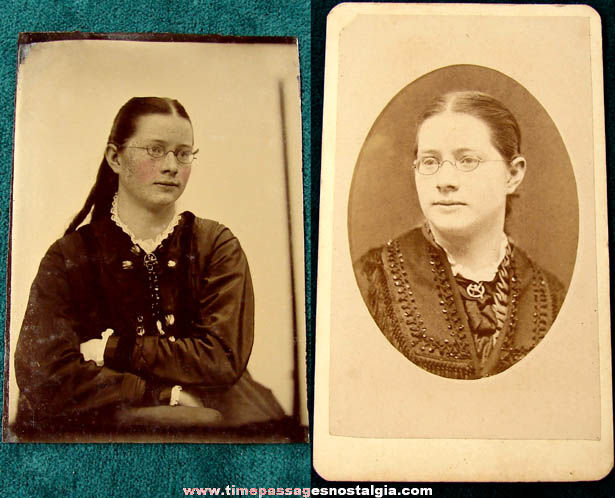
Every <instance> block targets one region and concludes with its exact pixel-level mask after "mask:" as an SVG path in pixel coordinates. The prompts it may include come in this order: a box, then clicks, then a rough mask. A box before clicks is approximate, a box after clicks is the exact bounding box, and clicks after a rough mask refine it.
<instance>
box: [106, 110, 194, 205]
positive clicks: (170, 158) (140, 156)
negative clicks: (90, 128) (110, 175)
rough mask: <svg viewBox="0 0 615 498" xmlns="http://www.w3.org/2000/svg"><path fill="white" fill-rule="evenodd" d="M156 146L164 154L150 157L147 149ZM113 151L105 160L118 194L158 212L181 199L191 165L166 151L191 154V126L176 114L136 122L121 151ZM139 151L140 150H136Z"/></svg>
mask: <svg viewBox="0 0 615 498" xmlns="http://www.w3.org/2000/svg"><path fill="white" fill-rule="evenodd" d="M151 145H159V146H161V147H162V148H163V149H164V150H165V151H167V154H166V155H165V156H163V157H161V158H155V157H151V156H150V155H149V154H148V152H147V150H145V148H146V147H148V146H151ZM110 147H111V148H112V152H115V153H114V154H112V157H111V158H110V157H109V149H108V150H107V154H108V155H107V160H108V162H109V165H110V166H111V167H112V169H113V170H114V171H115V172H116V173H117V174H118V176H119V193H120V195H122V196H124V197H125V198H127V200H129V201H131V202H133V203H135V204H136V205H138V206H140V207H144V208H146V209H154V210H155V209H158V208H161V207H164V206H168V205H169V204H172V203H174V202H175V201H176V200H177V199H178V198H179V196H181V195H182V193H183V192H184V189H185V188H186V184H187V183H188V179H189V178H190V170H191V165H190V164H182V163H179V162H178V161H177V158H176V156H175V155H174V154H173V153H169V151H179V150H182V149H189V150H190V151H192V150H193V149H192V147H193V136H192V125H191V124H190V122H189V121H188V120H187V119H185V118H182V117H180V116H177V115H175V114H147V115H145V116H141V117H140V118H139V119H138V120H137V126H136V130H135V133H134V134H133V135H132V137H130V139H128V141H127V142H126V143H124V144H123V147H120V148H113V146H110ZM139 147H143V149H142V148H139Z"/></svg>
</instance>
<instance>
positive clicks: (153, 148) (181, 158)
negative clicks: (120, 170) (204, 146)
mask: <svg viewBox="0 0 615 498" xmlns="http://www.w3.org/2000/svg"><path fill="white" fill-rule="evenodd" d="M119 147H121V148H123V149H142V150H145V151H147V153H148V154H149V155H150V157H153V158H154V159H161V158H163V157H166V155H167V154H168V153H169V152H171V153H172V154H173V155H174V156H175V159H177V162H178V163H180V164H192V161H194V159H195V158H196V154H197V153H198V152H199V150H198V149H197V150H195V151H193V150H190V149H176V150H172V149H171V150H166V149H165V148H164V147H163V146H162V145H158V144H151V145H147V146H145V147H142V146H136V145H120V146H119Z"/></svg>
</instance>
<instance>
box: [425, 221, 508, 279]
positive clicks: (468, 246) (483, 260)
mask: <svg viewBox="0 0 615 498" xmlns="http://www.w3.org/2000/svg"><path fill="white" fill-rule="evenodd" d="M430 228H431V231H432V233H433V235H434V238H435V240H436V242H437V243H438V244H439V245H440V246H441V247H442V248H444V250H445V251H446V252H447V253H448V255H449V257H450V258H452V259H454V261H455V263H458V264H460V265H462V266H463V267H465V268H468V269H469V270H471V271H473V272H478V271H479V270H481V269H483V268H484V267H485V266H490V265H494V264H495V265H496V266H497V264H499V261H497V260H498V258H499V257H500V252H501V248H502V237H505V235H504V227H503V226H501V225H499V226H493V227H491V229H488V230H485V229H484V228H483V229H482V230H480V231H479V232H477V233H475V234H472V236H467V235H459V236H457V235H455V234H446V233H442V232H439V231H438V230H437V229H436V228H435V227H434V226H433V225H431V224H430Z"/></svg>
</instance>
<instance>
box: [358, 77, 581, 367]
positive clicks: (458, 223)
mask: <svg viewBox="0 0 615 498" xmlns="http://www.w3.org/2000/svg"><path fill="white" fill-rule="evenodd" d="M426 80H427V81H426ZM460 80H462V81H463V80H465V82H464V83H460ZM481 80H482V84H481V86H482V87H483V88H485V87H487V88H488V87H491V88H492V89H493V90H496V91H498V92H499V93H500V94H501V95H503V96H505V98H507V99H508V100H511V99H513V100H514V99H515V98H517V99H518V100H521V101H522V102H527V101H531V98H529V97H528V96H527V91H525V90H523V89H520V88H519V87H518V85H516V84H514V83H513V82H511V81H510V80H509V78H507V77H506V76H505V75H502V74H500V73H498V72H496V71H492V70H489V69H487V68H481V67H475V66H451V67H448V68H444V69H441V70H437V71H435V72H434V73H432V74H430V75H428V76H425V77H423V78H422V79H419V80H418V83H419V84H418V85H414V84H411V85H409V86H408V87H406V89H404V90H402V92H400V94H398V95H397V96H396V97H395V99H394V100H393V101H392V102H391V104H390V105H389V106H387V109H386V111H383V113H382V114H381V116H380V117H379V119H378V120H377V124H375V125H374V128H373V129H372V131H371V132H370V135H369V136H368V138H367V139H366V143H365V145H364V149H373V148H374V147H375V148H378V145H372V144H371V143H370V142H371V141H375V142H377V141H378V139H379V138H381V137H382V135H383V134H386V133H387V132H388V131H390V130H391V129H392V128H393V126H394V125H393V119H394V117H397V118H399V117H400V116H403V118H402V119H400V120H399V121H397V126H398V127H400V128H401V131H396V132H395V133H394V136H393V137H392V138H390V139H389V140H388V142H389V144H390V145H393V146H394V147H397V148H400V149H401V150H398V151H395V152H389V154H390V155H392V156H394V157H396V158H397V159H398V160H399V161H400V162H401V163H402V166H401V168H400V167H399V165H396V168H395V169H394V168H389V167H388V166H389V165H388V164H387V161H384V162H382V161H379V162H378V164H375V162H374V161H373V158H374V157H376V156H375V154H374V150H369V151H366V152H365V153H364V154H361V156H360V158H359V161H358V163H357V171H356V173H355V182H356V183H364V184H365V177H366V176H370V174H371V175H374V174H375V173H370V172H369V171H365V170H366V169H370V168H371V169H372V170H375V169H376V168H377V170H378V173H377V174H379V175H382V176H383V177H385V178H388V179H389V180H391V179H392V178H391V175H398V173H399V172H403V176H402V175H399V181H400V182H404V181H405V183H408V184H410V183H412V184H413V185H414V189H415V193H414V195H413V196H411V197H413V199H409V198H407V199H403V198H402V199H400V203H402V207H401V208H400V209H402V210H403V209H405V206H411V205H412V204H413V203H414V204H415V205H416V204H417V203H418V205H419V207H420V213H421V214H422V215H423V219H422V221H420V222H418V224H417V221H416V220H415V221H414V228H413V229H412V230H409V231H405V233H402V234H400V235H398V236H396V237H394V238H391V239H389V240H388V241H387V242H386V244H383V246H381V247H377V248H374V249H371V250H370V251H368V252H367V253H365V254H364V255H362V256H361V257H360V258H359V259H357V260H356V261H355V265H354V267H355V273H356V276H357V281H358V284H359V287H360V289H361V292H362V295H363V297H364V299H365V301H366V304H367V306H368V308H369V310H370V313H371V314H372V316H373V317H374V319H375V321H376V323H377V324H378V326H379V327H380V329H381V330H382V332H383V334H384V335H385V336H386V337H387V339H388V340H389V341H390V342H391V344H393V345H394V346H395V347H396V348H397V349H398V350H399V351H400V352H401V353H402V354H404V356H406V357H407V358H408V359H410V360H411V361H412V362H413V363H415V364H416V365H418V366H420V367H421V368H424V369H425V370H427V371H429V372H431V373H434V374H436V375H441V376H443V377H449V378H455V379H477V378H481V377H487V376H491V375H495V374H497V373H500V372H502V371H504V370H506V369H507V368H509V367H510V366H511V365H513V364H515V363H516V362H518V361H519V360H521V359H522V358H523V357H525V355H526V354H527V353H529V352H530V351H531V350H532V349H533V348H534V347H535V346H536V345H537V344H538V343H539V342H540V341H541V340H542V338H543V337H544V336H545V334H546V333H547V332H548V330H549V329H550V327H551V325H552V323H553V321H554V320H555V318H556V316H557V313H558V311H559V309H560V307H561V305H562V302H563V299H564V297H565V287H564V285H563V284H562V283H561V281H560V280H559V279H558V278H557V277H556V276H555V275H553V274H552V273H551V272H549V271H547V270H546V269H544V268H542V267H541V266H540V265H538V264H537V263H536V262H535V261H534V260H533V259H532V257H531V256H528V254H527V253H526V252H525V251H524V249H523V248H522V247H520V246H519V245H518V244H517V243H516V242H514V241H515V240H516V237H515V236H514V234H511V233H510V227H511V225H512V226H514V222H513V221H512V220H511V218H512V217H515V216H518V213H517V210H518V207H519V204H521V203H524V202H526V203H528V204H530V205H531V206H532V209H533V210H534V216H533V217H534V218H536V215H538V213H540V216H541V217H543V216H545V212H546V211H549V210H553V209H554V208H555V214H554V216H561V215H562V214H563V213H561V212H560V213H558V212H557V206H549V205H548V203H546V202H544V201H545V197H544V196H541V197H540V198H538V199H537V198H529V199H528V198H527V197H528V195H532V190H531V189H528V190H526V192H525V193H522V194H519V191H520V190H521V185H522V184H523V183H524V181H532V179H533V178H536V179H538V180H541V181H542V182H543V183H545V184H546V182H545V179H546V178H547V177H548V176H549V174H551V173H552V172H555V174H558V175H560V176H564V177H567V178H569V179H570V180H571V181H569V182H568V183H569V184H571V185H568V186H567V187H568V188H567V190H568V191H570V190H574V179H573V178H572V173H571V167H570V163H569V159H568V158H567V155H566V152H565V149H563V147H562V149H563V150H562V151H559V152H558V154H557V157H540V155H539V154H536V153H535V152H534V151H535V149H536V141H537V138H536V137H530V139H529V143H530V145H529V147H528V151H529V153H530V154H529V156H528V157H529V159H526V157H525V156H524V150H523V148H522V143H523V142H524V138H525V137H524V134H523V132H522V129H521V127H520V125H519V122H518V120H517V119H516V117H515V116H514V115H513V113H512V112H511V111H510V110H509V109H508V107H507V106H506V105H505V104H504V103H503V102H501V101H500V100H498V99H496V98H495V97H493V96H492V95H489V94H487V93H485V92H482V91H477V90H472V89H471V88H472V87H471V85H472V84H473V83H474V84H476V83H480V82H481ZM444 81H446V82H447V83H446V84H444V85H443V84H442V82H444ZM415 86H418V87H420V88H418V89H417V88H414V87H415ZM443 86H444V88H445V89H447V87H448V89H447V91H446V93H444V94H442V95H440V96H436V97H431V102H429V98H430V97H428V96H426V95H425V94H424V90H425V89H426V88H431V89H432V93H433V91H434V90H435V91H437V90H439V89H440V88H442V87H443ZM511 86H516V92H512V93H507V91H506V90H507V89H508V88H509V87H511ZM451 88H452V89H451ZM464 88H465V89H464ZM409 94H414V95H409ZM519 96H523V97H525V99H519V98H518V97H519ZM421 99H423V100H427V102H422V101H421ZM412 105H414V106H415V107H418V108H419V109H420V110H418V112H417V109H413V108H411V107H409V106H412ZM522 106H523V103H520V102H517V105H516V107H517V108H520V107H522ZM532 107H535V108H538V107H540V106H539V104H537V103H534V105H533V106H532ZM524 111H525V112H524V117H526V116H529V115H531V114H533V115H534V116H536V113H535V112H532V111H530V110H529V109H524ZM542 114H543V115H544V114H545V113H544V110H542ZM538 119H539V120H540V117H539V118H538ZM411 120H414V123H412V122H411ZM541 121H542V123H544V126H545V127H546V126H549V125H550V127H551V129H552V131H551V133H552V134H553V135H557V131H556V130H555V127H554V125H553V124H552V122H551V121H550V120H549V119H548V118H546V119H545V118H544V117H543V118H542V120H541ZM405 135H410V136H409V137H408V136H405ZM558 139H559V140H558V141H559V142H560V143H561V138H559V137H558ZM562 159H563V160H562ZM530 169H532V170H534V169H538V170H540V171H538V172H534V171H533V172H532V173H533V174H530V175H527V180H525V179H526V172H527V171H528V170H530ZM564 169H566V170H567V171H564V172H562V171H561V170H564ZM410 176H413V180H414V181H413V182H410ZM358 177H362V178H358ZM356 183H355V186H356ZM398 183H399V182H398V181H392V182H390V184H391V185H396V184H398ZM366 185H367V184H365V185H361V186H357V189H356V190H361V193H358V192H356V190H351V194H350V205H349V220H350V221H349V230H350V231H353V230H355V231H357V230H362V231H363V233H361V234H360V235H358V234H353V235H351V240H353V236H354V239H357V238H358V237H360V238H361V239H363V240H365V241H367V240H368V235H367V234H366V233H365V232H366V227H364V226H362V227H361V228H360V229H359V228H357V227H356V222H355V220H356V219H357V218H358V217H361V216H364V215H365V214H366V213H364V212H363V211H362V210H361V204H362V203H364V202H365V201H364V199H361V198H358V197H361V195H363V194H365V195H369V196H372V197H373V196H375V195H380V196H385V197H390V196H389V192H387V191H386V189H385V185H379V184H378V183H376V184H373V183H370V185H375V187H374V188H375V190H377V193H368V192H365V187H366ZM560 195H561V192H560ZM570 197H571V199H570V200H569V202H570V206H568V209H569V210H570V208H572V209H573V210H574V206H575V205H576V192H574V191H573V192H572V195H571V196H570ZM408 209H409V208H408ZM417 214H418V213H417ZM524 214H525V213H521V215H524ZM572 214H573V215H572V216H571V217H570V218H568V219H567V220H562V221H561V222H560V223H562V222H563V224H568V230H567V231H566V232H565V233H566V235H567V238H568V240H566V241H565V244H564V246H566V247H570V248H571V249H574V247H575V245H576V239H577V233H576V224H575V223H574V220H575V219H577V217H578V215H577V213H572ZM372 216H376V217H385V216H387V213H386V212H384V211H383V212H379V213H378V214H376V215H372ZM543 219H544V218H543ZM353 222H355V223H354V224H353ZM527 223H530V224H531V223H534V224H535V221H534V222H532V221H528V220H526V224H527ZM411 226H412V225H411ZM505 227H507V229H506V228H505ZM397 229H398V230H403V227H402V226H401V224H399V226H398V228H397ZM374 235H375V236H376V237H378V236H379V235H380V233H378V231H377V230H376V231H375V233H374ZM540 235H541V234H538V237H540ZM555 247H557V248H560V246H559V245H554V246H553V248H555ZM351 250H352V248H351ZM571 252H572V251H571ZM543 254H544V252H543ZM567 263H568V261H566V260H563V261H561V262H560V264H559V266H556V267H555V269H557V270H560V273H561V274H562V275H564V276H567V277H568V275H569V274H570V273H571V270H572V267H567V266H566V265H567Z"/></svg>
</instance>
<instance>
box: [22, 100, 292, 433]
mask: <svg viewBox="0 0 615 498" xmlns="http://www.w3.org/2000/svg"><path fill="white" fill-rule="evenodd" d="M196 153H197V151H196V150H194V144H193V132H192V124H191V122H190V118H189V117H188V114H187V113H186V110H185V109H184V107H183V106H182V105H181V104H180V103H179V102H178V101H177V100H171V99H167V98H158V97H145V98H133V99H131V100H129V101H128V102H127V103H126V104H125V105H124V106H123V107H122V108H121V109H120V111H119V112H118V114H117V116H116V118H115V121H114V123H113V126H112V129H111V134H110V136H109V140H108V144H107V147H106V150H105V154H104V158H103V160H102V163H101V165H100V168H99V170H98V176H97V178H96V183H95V184H94V187H93V188H92V190H91V192H90V194H89V196H88V198H87V200H86V202H85V205H84V206H83V209H81V211H80V212H79V213H78V214H77V216H76V217H75V219H74V220H73V221H72V223H71V224H70V226H69V227H68V229H67V230H66V233H65V235H64V237H62V238H61V239H59V240H58V241H57V242H55V243H54V244H53V245H52V246H51V248H50V249H49V250H48V252H47V254H46V255H45V257H44V258H43V260H42V262H41V265H40V268H39V271H38V274H37V276H36V279H35V281H34V283H33V285H32V289H31V293H30V300H29V304H28V307H27V312H26V316H25V319H24V322H23V326H22V329H21V332H20V335H19V340H18V344H17V350H16V354H15V367H16V377H17V382H18V385H19V387H20V392H21V396H20V403H19V413H18V424H21V427H22V428H24V429H25V430H28V429H30V430H44V431H54V430H64V429H68V430H80V428H82V427H89V428H92V427H95V428H100V427H106V428H107V429H109V428H112V427H114V426H116V427H120V426H121V425H122V424H123V423H128V424H129V423H130V422H131V421H134V420H135V418H134V417H133V418H132V419H131V418H130V415H129V414H133V415H134V414H135V413H136V414H138V416H137V417H136V419H138V421H139V423H142V424H144V425H148V423H151V424H153V425H154V426H155V425H156V424H157V423H158V422H164V423H166V424H169V425H170V426H174V425H175V423H177V425H180V426H181V425H182V424H183V425H186V426H188V427H190V426H201V425H205V426H238V425H245V424H249V423H255V422H268V421H271V420H276V419H281V418H283V417H284V413H283V411H282V409H281V408H280V406H279V405H278V403H277V401H276V400H275V398H274V397H273V395H272V393H271V392H270V391H269V390H268V389H266V388H264V387H263V386H261V385H259V384H257V383H256V382H255V381H253V380H252V379H251V377H250V375H249V374H248V372H247V370H246V365H247V363H248V359H249V357H250V353H251V349H252V342H253V326H254V298H253V293H252V283H251V280H250V272H249V269H248V262H247V260H246V256H245V254H244V253H243V251H242V249H241V246H240V244H239V242H238V240H237V239H236V238H235V237H234V236H233V234H232V233H231V232H230V230H229V229H228V228H226V227H224V226H222V225H221V224H219V223H217V222H215V221H211V220H206V219H201V218H197V217H195V216H194V215H193V214H192V213H190V212H183V213H177V212H176V209H175V201H176V200H177V199H178V198H179V197H180V196H181V195H182V193H183V191H184V189H185V187H186V184H187V182H188V179H189V177H190V170H191V164H192V161H193V159H194V157H195V154H196ZM88 214H91V219H90V221H89V223H87V224H84V225H83V226H82V224H83V222H84V221H85V220H86V217H87V216H88ZM169 407H179V408H180V409H179V410H174V409H169ZM181 407H184V408H190V410H185V409H184V410H182V409H181ZM174 418H176V420H174ZM118 424H119V425H118Z"/></svg>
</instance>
